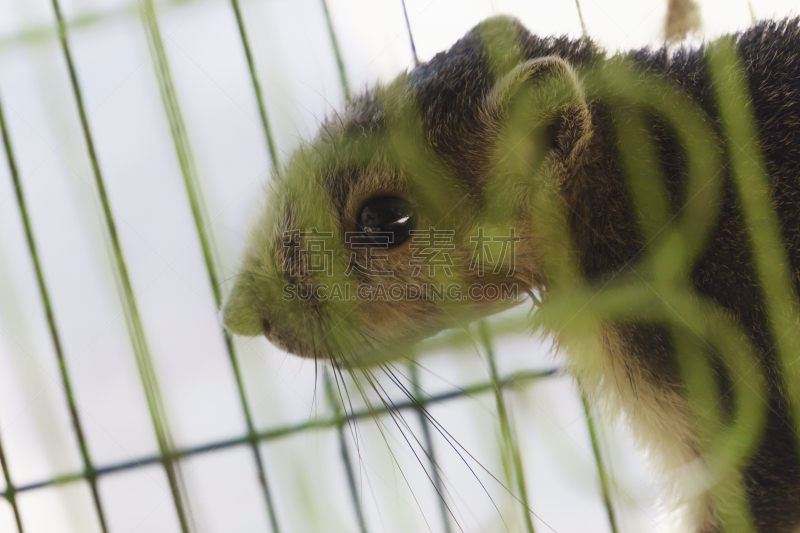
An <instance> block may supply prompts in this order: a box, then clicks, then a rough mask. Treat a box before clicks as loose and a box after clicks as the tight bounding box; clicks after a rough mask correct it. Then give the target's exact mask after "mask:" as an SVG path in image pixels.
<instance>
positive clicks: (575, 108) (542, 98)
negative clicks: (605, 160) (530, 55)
mask: <svg viewBox="0 0 800 533" xmlns="http://www.w3.org/2000/svg"><path fill="white" fill-rule="evenodd" d="M520 106H522V107H523V108H524V109H519V107H520ZM486 109H487V111H488V112H489V114H490V115H491V117H492V120H493V121H496V123H498V124H499V125H500V127H501V128H508V127H515V125H518V126H519V127H521V128H523V129H525V130H526V131H528V130H530V128H531V127H535V126H536V125H537V124H538V125H545V126H548V127H547V128H546V129H547V130H549V131H548V134H549V135H550V136H552V137H554V138H552V139H550V140H551V141H552V143H553V144H554V145H557V146H558V147H559V148H561V149H562V153H563V155H565V156H567V157H574V156H575V154H576V148H579V147H582V146H583V145H584V144H585V142H584V141H585V140H586V139H587V138H588V136H589V133H590V132H591V115H590V113H589V107H588V105H587V104H586V96H585V94H584V90H583V87H582V85H581V82H580V79H579V78H578V75H577V73H576V72H575V69H574V68H573V67H572V65H570V64H569V63H568V62H567V61H566V60H565V59H563V58H561V57H558V56H545V57H538V58H535V59H530V60H528V61H524V62H523V63H520V64H519V65H517V66H515V67H514V68H513V69H511V70H510V71H509V72H508V73H506V74H505V75H503V76H502V77H500V78H499V79H498V80H497V82H496V83H495V85H494V87H493V88H492V90H491V91H490V92H489V94H488V95H487V100H486ZM520 111H521V112H522V113H520ZM520 115H522V116H520ZM550 126H552V127H550Z"/></svg>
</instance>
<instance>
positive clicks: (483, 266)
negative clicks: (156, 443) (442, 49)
mask: <svg viewBox="0 0 800 533" xmlns="http://www.w3.org/2000/svg"><path fill="white" fill-rule="evenodd" d="M521 31H523V32H524V31H525V30H524V29H522V28H521V26H520V25H519V24H518V23H517V22H516V21H513V20H510V19H506V18H498V19H492V20H490V21H487V22H484V23H483V24H481V25H479V26H478V27H476V28H475V29H473V30H472V31H471V32H470V33H469V34H468V35H467V36H466V37H465V38H464V39H462V40H461V41H459V42H458V43H457V44H456V45H455V46H454V47H453V48H452V49H451V50H450V51H449V52H447V53H444V54H439V55H437V56H436V57H435V58H434V59H433V60H431V61H430V62H428V63H425V64H422V65H420V66H418V67H417V68H415V69H414V70H413V71H411V72H409V73H405V74H403V75H401V76H399V77H398V78H397V79H396V80H395V81H394V82H392V83H391V84H389V85H387V86H378V87H376V88H375V89H373V90H371V91H369V92H367V93H366V94H364V95H362V96H360V97H358V98H356V99H354V100H353V101H352V102H350V103H349V104H348V107H347V111H346V113H345V114H344V116H337V117H335V119H333V120H331V121H329V122H328V123H327V124H325V125H324V126H323V128H322V132H321V134H320V136H319V137H318V139H317V140H316V141H314V142H313V143H312V144H309V145H307V146H305V147H303V148H301V149H300V150H298V151H297V152H296V153H295V154H294V155H293V156H292V158H291V160H290V161H289V162H288V164H287V165H286V167H285V170H284V172H283V173H282V175H281V176H279V177H276V179H275V180H274V184H273V187H272V191H271V194H270V195H269V196H268V199H267V202H266V204H265V206H264V208H263V210H262V213H261V215H260V217H259V218H258V219H257V221H256V223H255V225H254V227H253V230H252V233H251V236H250V238H249V241H248V244H247V248H246V252H245V257H244V262H243V266H242V270H241V273H240V275H239V276H238V277H237V278H236V283H235V286H234V288H233V291H232V293H231V296H230V298H229V300H228V302H227V304H226V306H225V309H224V313H223V320H224V322H225V324H226V326H227V327H228V328H229V329H230V330H231V331H233V332H235V333H240V334H244V335H258V334H262V333H263V334H265V335H266V336H267V337H268V338H269V339H270V340H271V341H272V342H273V343H275V344H277V345H278V346H280V347H282V348H284V349H286V350H288V351H291V352H294V353H296V354H298V355H300V356H304V357H313V358H315V359H316V358H320V359H332V360H333V361H334V362H335V363H339V364H343V365H347V366H358V365H366V364H370V363H374V362H378V361H385V360H387V359H390V358H397V357H400V356H404V355H406V354H408V353H409V350H411V349H412V345H413V343H414V341H416V340H419V339H421V338H424V337H426V336H430V335H432V334H435V333H437V332H438V331H440V330H442V329H444V328H451V327H457V326H459V325H461V324H463V323H465V322H467V321H470V320H474V319H475V318H478V317H480V316H484V315H486V314H489V313H493V312H496V311H497V310H500V309H503V308H506V307H508V306H510V305H513V304H514V303H516V301H517V300H518V299H519V295H520V294H524V293H529V292H530V290H531V288H539V287H541V285H542V283H543V282H544V272H543V270H542V267H541V264H540V263H539V262H538V261H537V245H536V242H537V235H536V231H535V229H534V228H533V227H532V225H531V224H530V220H529V219H530V217H529V215H530V213H529V208H528V207H527V206H528V205H529V203H528V201H527V199H528V198H529V197H530V195H531V193H532V191H534V190H535V189H536V188H537V187H541V186H542V183H549V184H553V185H556V186H557V183H558V181H559V179H563V174H564V173H566V172H568V169H569V167H570V166H574V165H575V162H576V161H577V158H578V157H579V155H580V152H581V149H582V146H583V145H585V144H586V139H587V138H588V137H589V135H590V119H589V112H588V110H587V107H586V104H585V101H584V100H583V96H582V92H581V90H580V86H579V82H578V78H577V76H576V75H575V72H574V71H573V69H572V68H571V67H570V65H569V64H568V63H567V62H566V61H565V60H564V59H561V58H560V57H555V56H548V57H538V58H527V57H525V54H524V51H523V50H522V49H521V48H520V46H519V42H520V41H519V39H520V36H521V34H520V32H521ZM526 33H527V32H526ZM523 88H530V89H531V90H529V91H526V90H522V89H523ZM512 126H513V127H512ZM521 167H522V172H520V168H521ZM532 174H535V175H537V176H539V178H540V180H539V182H538V183H535V181H536V180H531V175H532Z"/></svg>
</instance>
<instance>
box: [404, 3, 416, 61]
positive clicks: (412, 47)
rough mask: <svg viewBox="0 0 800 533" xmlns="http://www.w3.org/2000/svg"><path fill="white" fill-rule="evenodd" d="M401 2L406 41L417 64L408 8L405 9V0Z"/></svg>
mask: <svg viewBox="0 0 800 533" xmlns="http://www.w3.org/2000/svg"><path fill="white" fill-rule="evenodd" d="M402 3H403V16H404V17H405V18H406V28H407V29H408V41H409V42H410V43H411V55H412V57H413V58H414V66H415V67H418V66H419V57H417V45H416V44H414V34H413V33H411V21H410V20H409V19H408V10H407V9H406V0H402Z"/></svg>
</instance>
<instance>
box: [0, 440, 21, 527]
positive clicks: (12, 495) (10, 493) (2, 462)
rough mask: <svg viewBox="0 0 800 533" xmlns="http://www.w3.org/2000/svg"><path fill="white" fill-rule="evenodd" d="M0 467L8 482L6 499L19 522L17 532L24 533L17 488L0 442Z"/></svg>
mask: <svg viewBox="0 0 800 533" xmlns="http://www.w3.org/2000/svg"><path fill="white" fill-rule="evenodd" d="M0 467H2V469H3V477H4V478H5V480H6V492H5V495H4V496H5V498H6V500H8V503H9V504H11V509H12V510H13V511H14V520H15V521H16V522H17V531H18V532H19V533H24V531H23V529H22V518H21V517H20V515H19V508H18V507H17V488H16V487H15V486H14V484H13V483H12V482H11V474H10V473H9V472H8V463H6V454H5V452H4V451H3V443H2V442H0Z"/></svg>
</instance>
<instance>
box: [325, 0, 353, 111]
mask: <svg viewBox="0 0 800 533" xmlns="http://www.w3.org/2000/svg"><path fill="white" fill-rule="evenodd" d="M322 9H323V11H325V22H326V23H327V25H328V35H330V38H331V45H333V55H334V56H335V57H336V67H337V68H338V69H339V81H340V82H341V84H342V90H343V91H344V99H345V100H350V84H349V83H348V82H347V72H345V70H344V59H342V51H341V50H340V49H339V39H337V38H336V31H335V30H334V29H333V20H331V13H330V11H329V10H328V1H327V0H322Z"/></svg>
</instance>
